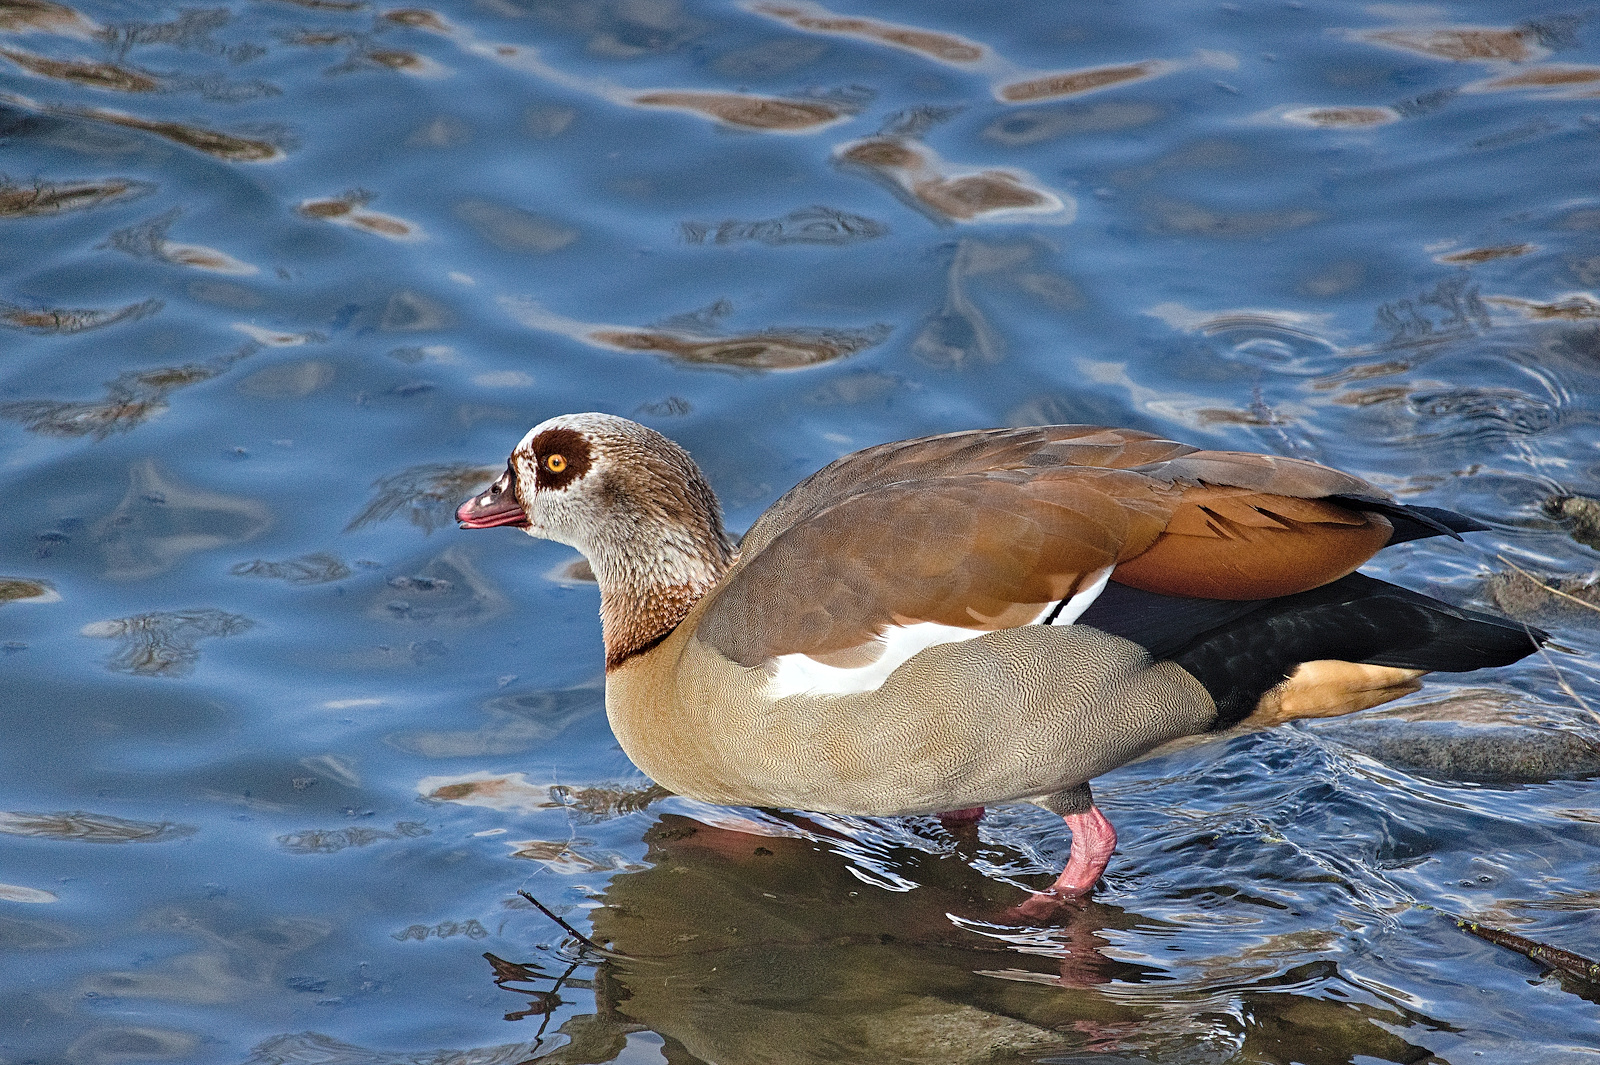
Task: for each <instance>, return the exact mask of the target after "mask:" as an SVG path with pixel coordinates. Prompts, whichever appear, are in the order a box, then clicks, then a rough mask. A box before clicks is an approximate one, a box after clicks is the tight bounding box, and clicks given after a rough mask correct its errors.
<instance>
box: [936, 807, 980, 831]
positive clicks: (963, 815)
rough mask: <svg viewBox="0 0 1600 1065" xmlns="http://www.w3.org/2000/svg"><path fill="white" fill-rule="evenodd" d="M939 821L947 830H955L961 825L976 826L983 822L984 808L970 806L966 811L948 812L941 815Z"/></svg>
mask: <svg viewBox="0 0 1600 1065" xmlns="http://www.w3.org/2000/svg"><path fill="white" fill-rule="evenodd" d="M939 820H940V821H942V822H943V823H944V827H945V828H955V827H957V826H959V825H975V824H977V823H978V822H979V821H981V820H983V807H981V806H969V807H967V808H966V809H965V810H946V811H945V812H944V813H942V814H940V815H939Z"/></svg>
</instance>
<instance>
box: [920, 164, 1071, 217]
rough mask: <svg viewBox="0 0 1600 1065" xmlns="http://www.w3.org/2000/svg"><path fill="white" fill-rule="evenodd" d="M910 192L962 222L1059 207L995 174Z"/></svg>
mask: <svg viewBox="0 0 1600 1065" xmlns="http://www.w3.org/2000/svg"><path fill="white" fill-rule="evenodd" d="M911 192H912V195H914V196H916V198H917V199H919V200H921V201H922V202H923V203H925V204H927V205H928V206H929V207H932V208H933V209H934V210H935V211H938V212H939V213H940V214H942V215H944V216H946V217H947V218H954V219H956V220H957V221H961V222H969V221H971V220H972V219H974V218H977V217H978V216H979V215H982V214H989V213H990V212H993V211H1048V210H1054V209H1055V208H1056V207H1058V206H1059V201H1056V200H1055V198H1054V197H1052V196H1050V195H1049V194H1048V193H1043V192H1040V191H1039V190H1038V189H1032V188H1029V187H1028V186H1027V185H1025V184H1023V182H1022V181H1021V180H1020V179H1019V178H1017V177H1016V175H1014V174H1007V173H1005V172H1003V171H998V170H986V171H984V172H983V173H981V174H971V175H968V176H966V177H957V178H939V179H936V180H932V181H918V182H914V183H913V184H912V186H911Z"/></svg>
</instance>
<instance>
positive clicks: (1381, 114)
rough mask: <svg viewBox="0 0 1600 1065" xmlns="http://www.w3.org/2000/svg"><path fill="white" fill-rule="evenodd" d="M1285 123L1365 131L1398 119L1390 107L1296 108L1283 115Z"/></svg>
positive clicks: (1397, 113)
mask: <svg viewBox="0 0 1600 1065" xmlns="http://www.w3.org/2000/svg"><path fill="white" fill-rule="evenodd" d="M1283 118H1284V121H1285V122H1294V123H1296V124H1298V125H1302V126H1319V127H1322V128H1325V129H1326V128H1335V129H1365V128H1369V127H1372V126H1382V125H1387V124H1388V123H1390V122H1396V121H1399V119H1400V112H1398V111H1396V110H1395V109H1394V108H1392V107H1297V108H1295V109H1294V110H1292V111H1285V112H1284V113H1283Z"/></svg>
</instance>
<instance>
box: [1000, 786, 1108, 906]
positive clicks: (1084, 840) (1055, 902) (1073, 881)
mask: <svg viewBox="0 0 1600 1065" xmlns="http://www.w3.org/2000/svg"><path fill="white" fill-rule="evenodd" d="M1064 820H1065V821H1066V822H1067V827H1068V828H1070V829H1071V830H1072V853H1071V854H1070V855H1069V856H1068V857H1067V867H1066V868H1065V869H1063V870H1062V871H1061V875H1060V876H1059V877H1057V878H1056V882H1055V883H1054V884H1051V885H1050V888H1049V889H1048V890H1046V891H1041V892H1040V893H1038V894H1037V895H1034V896H1033V897H1032V898H1031V899H1028V900H1027V901H1026V902H1024V903H1023V904H1022V905H1020V906H1018V907H1017V909H1016V912H1017V913H1019V914H1020V915H1022V916H1023V917H1047V916H1049V915H1050V914H1051V913H1053V912H1055V910H1056V909H1057V908H1058V907H1059V906H1060V905H1061V903H1062V901H1063V900H1065V899H1069V898H1073V897H1075V896H1078V895H1086V894H1088V893H1089V889H1090V888H1092V887H1094V885H1095V881H1097V880H1099V879H1100V874H1101V873H1104V872H1105V871H1106V863H1107V862H1109V861H1111V852H1112V851H1114V850H1116V849H1117V830H1116V829H1115V828H1113V827H1112V826H1111V822H1110V821H1108V820H1106V815H1105V814H1103V813H1101V812H1100V808H1099V807H1098V806H1091V807H1089V808H1088V809H1087V810H1085V811H1083V812H1082V813H1077V814H1067V815H1066V817H1065V818H1064Z"/></svg>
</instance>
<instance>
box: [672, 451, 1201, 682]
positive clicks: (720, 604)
mask: <svg viewBox="0 0 1600 1065" xmlns="http://www.w3.org/2000/svg"><path fill="white" fill-rule="evenodd" d="M1163 495H1167V496H1170V497H1171V503H1172V504H1175V503H1176V502H1177V501H1178V498H1179V495H1178V493H1176V492H1173V491H1172V490H1171V489H1167V488H1164V487H1163V486H1161V485H1159V484H1157V483H1155V482H1153V481H1151V480H1150V479H1149V478H1147V477H1143V476H1140V475H1139V474H1135V473H1129V472H1125V471H1120V470H1105V469H1096V468H1092V467H1090V468H1082V467H1079V468H1073V467H1065V468H1055V469H1044V470H1021V471H996V472H992V473H979V474H965V475H961V476H957V477H943V478H938V479H936V480H932V481H910V482H898V483H894V484H890V485H886V486H883V487H880V488H877V489H875V490H872V491H867V492H859V493H856V494H854V495H851V496H849V497H847V498H846V499H844V500H842V501H841V502H838V503H835V504H834V505H833V506H831V507H826V508H823V509H820V510H817V511H816V512H814V513H812V514H811V515H810V516H808V517H807V518H805V519H804V520H802V521H800V522H798V523H796V524H794V525H792V526H791V527H790V528H788V529H787V530H785V531H783V532H782V533H780V534H779V535H778V536H777V537H776V538H774V539H773V540H772V541H771V542H770V543H768V544H767V546H766V547H765V548H763V549H762V550H760V551H758V552H756V553H755V554H753V555H750V554H747V555H745V557H744V560H743V561H742V562H741V563H740V565H739V566H738V568H737V569H736V570H735V571H733V572H732V573H730V574H729V576H728V578H726V579H725V581H724V582H723V585H722V588H721V591H720V592H719V594H718V596H717V599H716V601H715V602H713V603H712V604H710V606H709V607H708V608H707V610H706V613H705V614H704V615H703V616H702V618H701V620H700V625H699V628H698V630H697V635H698V636H699V637H700V638H701V639H703V640H706V641H707V642H709V643H710V644H712V645H713V646H714V647H716V648H717V649H718V650H719V651H721V652H722V653H723V654H725V655H727V656H728V657H729V658H731V659H733V660H734V661H737V662H739V663H741V664H743V665H747V666H753V665H756V664H758V663H761V662H765V661H768V660H769V659H771V658H773V657H775V656H777V655H784V654H795V653H801V654H808V655H812V656H813V657H823V656H830V657H831V656H835V655H838V654H839V653H840V652H846V651H848V650H849V649H851V648H855V647H858V646H860V645H862V644H865V643H868V642H869V641H871V640H873V639H874V638H875V637H876V636H877V635H878V634H880V633H881V632H882V631H883V630H884V629H885V628H886V627H888V626H890V625H895V624H909V623H916V622H923V621H933V622H939V623H940V624H944V625H954V626H963V627H967V628H974V629H999V628H1008V627H1011V626H1014V625H1017V624H1021V623H1024V622H1026V621H1030V620H1032V619H1033V618H1035V617H1037V616H1038V615H1039V614H1040V613H1041V612H1042V611H1043V610H1044V609H1045V608H1046V607H1047V606H1048V605H1049V604H1050V603H1053V602H1055V601H1057V600H1059V599H1061V598H1063V597H1065V596H1067V595H1070V594H1072V593H1073V592H1074V591H1076V590H1077V589H1078V588H1079V587H1080V586H1081V584H1082V583H1083V582H1084V579H1085V578H1086V577H1087V576H1088V575H1089V574H1092V573H1094V572H1095V571H1097V570H1100V569H1102V568H1104V567H1105V566H1108V565H1111V564H1113V563H1115V562H1116V561H1117V559H1118V558H1119V557H1123V556H1126V555H1132V554H1135V553H1137V552H1138V551H1142V550H1144V549H1145V548H1146V547H1147V546H1148V545H1149V544H1151V543H1153V542H1154V541H1155V539H1156V537H1157V536H1158V535H1159V534H1160V532H1161V528H1162V526H1163V524H1164V519H1165V511H1166V510H1167V509H1169V507H1168V506H1164V505H1163V500H1162V496H1163ZM797 588H803V589H805V592H804V595H805V599H804V601H803V602H797V600H796V589H797Z"/></svg>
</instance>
